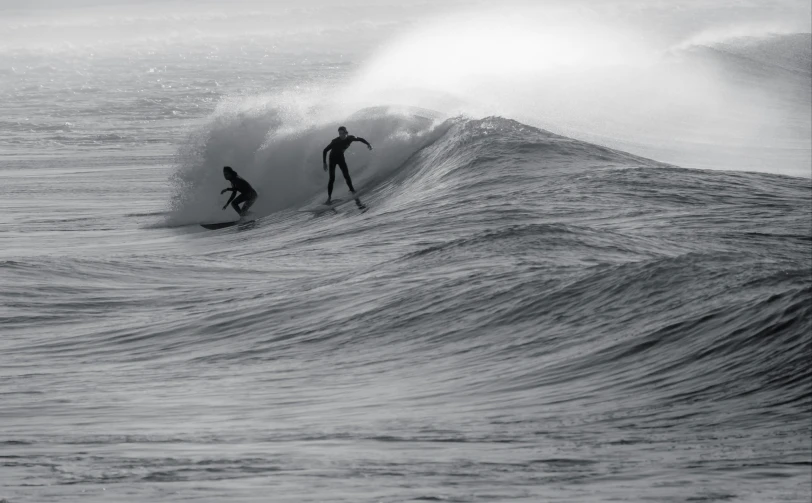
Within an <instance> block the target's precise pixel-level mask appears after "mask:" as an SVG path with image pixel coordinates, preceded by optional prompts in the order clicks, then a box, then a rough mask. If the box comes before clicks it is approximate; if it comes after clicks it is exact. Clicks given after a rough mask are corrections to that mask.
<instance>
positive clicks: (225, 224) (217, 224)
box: [200, 213, 256, 231]
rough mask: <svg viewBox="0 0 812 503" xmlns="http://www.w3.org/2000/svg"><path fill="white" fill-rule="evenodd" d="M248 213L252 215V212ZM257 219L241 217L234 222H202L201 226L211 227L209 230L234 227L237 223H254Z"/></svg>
mask: <svg viewBox="0 0 812 503" xmlns="http://www.w3.org/2000/svg"><path fill="white" fill-rule="evenodd" d="M248 214H249V215H250V214H251V213H248ZM255 221H256V220H254V219H251V220H243V219H240V220H234V221H233V222H215V223H211V224H200V226H201V227H203V228H204V229H209V230H212V231H216V230H217V229H225V228H226V227H233V226H235V225H240V224H250V223H253V222H255Z"/></svg>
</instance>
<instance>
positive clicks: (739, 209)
mask: <svg viewBox="0 0 812 503" xmlns="http://www.w3.org/2000/svg"><path fill="white" fill-rule="evenodd" d="M15 26H16V25H15ZM19 26H21V27H22V28H19V29H20V30H23V29H24V28H25V26H28V25H23V24H20V25H19ZM375 26H376V27H375V28H374V29H372V28H370V29H371V30H372V31H373V32H374V34H375V36H382V35H380V32H385V31H386V30H388V29H389V28H388V25H386V24H385V23H384V24H381V25H375ZM311 35H312V34H311ZM369 36H370V37H372V35H369ZM302 37H303V40H312V39H310V38H307V37H304V36H302ZM299 42H301V40H299V39H297V43H299ZM302 43H303V42H302ZM370 43H371V42H370ZM150 44H151V45H150ZM359 44H360V42H359ZM809 44H810V35H809V34H790V35H780V36H776V35H770V36H766V37H762V38H757V37H756V38H753V37H751V38H747V39H741V38H735V39H731V40H727V41H725V42H723V43H706V44H704V45H703V44H693V45H691V46H690V47H688V48H683V47H680V48H675V49H674V51H673V52H671V53H670V54H669V55H668V57H667V58H666V61H665V63H663V65H665V66H664V67H659V68H660V69H662V68H670V69H674V68H681V69H686V68H688V69H689V70H690V72H688V73H691V74H692V75H696V72H697V71H698V70H697V69H700V68H701V69H708V68H710V69H712V71H711V72H710V73H707V74H703V78H708V79H710V78H711V77H713V78H717V79H720V80H714V84H713V89H715V90H719V89H722V88H723V87H722V86H723V85H725V86H726V85H728V84H730V83H732V84H730V86H731V87H730V88H724V89H728V90H729V91H730V92H729V93H726V94H724V96H725V99H726V100H728V101H724V102H720V105H719V106H722V105H725V106H732V105H734V104H736V103H738V102H737V101H736V99H739V98H741V97H744V96H749V97H753V96H758V97H759V100H757V102H751V103H753V108H751V109H743V108H735V107H734V108H730V109H729V110H725V111H724V112H725V113H721V112H720V111H718V110H717V111H714V112H713V113H714V114H716V113H717V112H719V113H718V115H713V114H712V116H705V115H702V116H699V115H696V116H691V115H690V113H694V112H696V113H698V111H697V110H698V109H697V110H690V109H687V110H686V109H685V108H682V107H677V108H680V109H681V110H683V111H684V112H685V113H686V114H688V115H685V116H683V118H684V119H686V120H687V119H688V118H692V121H691V122H679V121H676V122H673V123H668V124H665V125H664V126H663V127H662V128H659V127H657V128H655V126H654V124H655V122H658V121H651V120H650V119H649V115H647V114H644V113H643V111H642V108H637V109H634V110H629V112H630V115H631V116H632V118H631V119H629V118H628V117H626V118H622V117H620V116H618V117H617V120H616V121H613V122H611V124H610V123H607V122H605V121H604V122H599V121H597V119H598V118H600V117H603V118H604V119H606V117H609V116H610V115H611V114H616V113H618V110H617V108H618V107H620V106H621V104H622V100H623V99H624V98H623V97H619V98H618V100H619V101H618V102H614V103H609V104H607V107H606V108H602V109H600V110H595V109H592V110H591V111H590V112H589V113H588V114H586V115H578V116H573V117H570V118H569V120H564V119H562V118H561V116H562V114H564V112H563V111H562V110H561V109H557V110H552V109H551V108H549V107H548V105H549V104H546V103H544V102H542V101H533V102H529V101H526V100H524V99H522V100H521V101H520V103H519V104H516V103H508V101H509V100H507V97H503V99H502V101H501V105H500V106H501V108H500V109H499V110H497V112H501V113H496V112H495V111H494V106H495V105H494V101H493V100H492V98H493V96H494V95H493V94H487V95H485V94H483V95H482V96H481V102H480V103H474V105H472V100H473V99H474V98H473V97H474V96H475V94H476V92H477V90H476V89H474V88H473V87H472V88H468V89H466V90H465V92H464V93H461V94H460V95H458V96H454V97H450V96H449V95H448V93H440V92H438V90H437V89H433V90H432V89H428V90H427V89H425V88H424V89H423V90H422V91H421V92H420V93H411V94H409V96H410V98H409V99H406V98H405V96H406V95H407V93H405V92H404V94H402V95H400V96H401V97H400V99H396V100H393V99H392V98H391V95H390V97H389V98H384V97H381V96H383V95H384V94H385V93H382V92H380V93H379V94H376V93H374V92H373V89H372V88H371V87H370V86H373V83H378V84H380V82H381V78H380V77H381V69H380V67H375V66H374V65H373V66H372V67H369V66H364V62H365V61H369V60H370V59H369V58H371V56H370V52H369V51H367V52H364V50H360V49H359V51H358V52H356V53H352V52H346V51H339V50H337V49H335V48H332V49H331V48H326V47H324V46H319V47H316V46H312V47H311V46H307V47H305V48H303V49H302V48H300V49H298V50H296V51H293V50H290V49H289V48H285V47H277V46H272V45H271V42H268V41H267V40H265V39H263V40H254V41H248V42H246V41H243V42H242V43H240V44H236V45H229V44H227V43H224V42H222V41H218V42H217V43H216V44H215V43H211V42H206V43H204V42H201V41H194V42H189V43H188V44H185V45H184V44H179V43H171V44H167V43H154V42H149V44H147V45H137V46H134V47H132V48H127V49H122V48H120V47H115V48H114V49H111V50H109V51H105V49H104V48H103V47H101V48H100V47H97V48H96V49H95V50H94V52H92V53H90V52H88V50H87V49H81V48H79V49H77V48H75V47H72V48H67V49H64V48H62V49H59V50H49V51H46V50H40V49H37V50H34V49H26V48H22V49H21V48H20V47H18V46H7V47H3V49H2V51H0V96H2V100H3V105H2V108H0V109H1V110H2V115H1V116H0V174H2V178H3V183H2V184H0V208H2V211H1V212H0V332H1V333H2V335H1V336H0V501H3V502H7V503H23V502H37V503H39V502H51V501H53V502H64V501H83V502H86V501H122V502H143V501H167V502H170V501H211V502H220V501H223V502H225V501H229V502H249V501H251V502H253V501H274V502H275V501H279V502H304V501H314V502H315V501H319V502H321V501H336V502H339V501H341V502H367V501H369V502H401V501H449V502H467V501H516V502H518V501H526V502H541V501H567V502H570V501H578V502H584V501H596V502H597V501H634V502H636V501H640V502H642V501H668V502H682V501H707V502H710V501H742V502H770V501H776V502H777V501H782V502H789V501H791V502H796V501H797V502H805V501H809V499H810V497H812V489H810V488H811V487H812V472H811V471H810V470H812V440H811V438H812V422H810V420H811V419H812V394H810V391H812V388H810V379H812V365H811V364H810V361H812V360H810V357H811V356H812V184H811V183H810V174H812V173H810V172H809V171H808V170H807V169H806V168H808V166H809V165H808V161H809V159H810V140H809V134H808V133H809V131H810V108H809V107H810V75H811V74H812V71H811V70H810V55H809V54H810V51H809ZM359 47H362V48H363V47H367V46H363V45H359ZM675 47H676V46H675ZM641 71H642V70H641ZM638 76H639V75H638ZM438 78H439V77H438ZM526 78H528V77H527V76H526V75H525V76H523V77H522V79H526ZM559 78H562V79H563V78H564V77H561V76H560V75H559ZM448 82H450V81H449V80H446V81H445V83H446V84H447V83H448ZM562 82H563V80H562ZM692 82H693V83H694V84H696V82H697V81H692ZM348 83H349V84H350V85H349V87H345V86H347V84H348ZM619 83H622V81H615V84H619ZM375 85H377V84H375ZM444 85H445V84H444ZM479 85H481V86H482V87H481V88H480V90H481V89H490V90H494V89H497V88H495V87H493V83H492V82H490V83H489V82H485V81H481V82H480V84H479ZM686 85H687V84H686ZM365 86H366V87H365ZM359 89H365V90H367V91H369V92H368V93H366V92H365V93H364V94H363V96H360V97H359V96H358V94H359V93H357V92H356V91H357V90H359ZM382 90H385V89H383V88H380V87H379V88H378V91H382ZM777 90H778V91H777ZM412 91H413V89H412ZM580 91H584V90H583V89H582V90H580ZM580 91H579V90H577V89H576V90H573V92H574V93H577V92H580ZM779 91H780V92H779ZM515 93H516V95H517V96H524V97H526V96H529V95H530V94H532V89H530V88H522V87H517V88H516V90H515ZM736 93H740V94H736ZM416 96H419V97H420V98H419V99H418V98H416ZM626 97H628V96H626ZM429 98H430V99H429ZM452 98H453V99H452ZM562 99H563V98H562ZM489 100H491V101H489ZM540 100H541V98H540ZM521 105H526V107H525V109H524V110H521V111H516V112H515V113H511V110H514V109H517V107H520V106H521ZM593 105H595V103H591V104H590V106H593ZM534 107H535V108H534ZM466 110H467V111H466ZM544 110H546V111H549V112H550V115H546V116H545V115H544V114H542V113H540V111H544ZM675 110H676V108H675V109H669V110H667V111H663V110H662V109H661V110H660V111H661V112H663V114H662V115H657V114H656V113H655V111H651V113H652V114H654V115H657V117H660V118H661V119H662V118H664V117H672V118H673V115H672V114H674V113H676V112H675ZM731 111H733V112H736V113H733V112H731ZM553 112H555V113H553ZM666 112H667V113H666ZM531 115H532V117H530V116H531ZM722 116H724V120H730V121H731V122H730V124H733V123H734V122H735V123H736V124H739V125H741V124H747V125H748V127H747V128H744V127H742V128H741V129H735V130H733V129H730V128H722V127H721V126H724V125H725V124H728V123H726V122H721V123H720V122H713V121H714V120H716V119H718V118H719V117H722ZM730 117H732V119H729V118H730ZM587 119H589V120H595V121H597V122H596V124H595V127H594V128H592V129H590V128H589V127H587V122H588V121H587ZM700 119H702V120H700ZM762 119H763V121H764V122H763V123H762V122H759V121H760V120H762ZM562 121H563V122H562ZM659 122H661V121H659ZM711 123H713V124H716V126H720V127H717V128H716V129H714V131H715V134H712V135H706V136H704V137H703V138H704V141H699V140H698V139H697V137H695V136H691V135H693V134H695V133H696V130H695V129H694V126H695V127H696V128H699V127H700V126H701V127H705V128H706V129H705V130H704V131H706V132H707V131H709V129H708V128H709V127H710V126H709V124H711ZM339 124H345V125H347V127H348V128H349V129H350V131H351V133H354V134H356V135H358V136H363V137H365V138H366V139H368V140H369V141H370V142H371V143H372V144H373V145H374V146H375V150H374V151H372V152H369V151H367V150H366V149H365V148H363V146H359V145H355V146H353V147H351V148H350V150H349V151H348V152H347V159H348V162H349V164H350V171H351V173H352V176H353V180H354V181H355V183H356V185H358V186H359V187H361V188H362V190H363V195H362V197H361V199H362V200H363V203H364V205H365V208H358V207H356V206H355V205H353V204H348V205H344V206H341V207H339V208H336V209H334V210H330V211H319V212H309V211H304V210H305V209H307V208H310V207H312V206H313V205H315V204H317V203H318V202H319V201H321V200H323V199H324V197H325V194H324V192H325V185H326V175H325V174H324V172H323V171H322V169H321V159H320V156H321V149H322V148H323V147H324V146H325V145H326V144H327V143H328V142H329V140H330V139H331V138H332V137H333V136H335V134H334V131H335V128H336V127H337V126H338V125H339ZM753 124H756V125H757V124H762V126H761V128H757V127H750V126H752V125H753ZM543 126H546V127H543ZM609 126H613V127H614V126H616V130H617V131H618V133H617V134H614V135H613V134H612V133H611V131H612V130H614V129H613V128H612V127H609ZM565 132H568V133H572V134H563V133H565ZM804 135H806V136H804ZM754 138H755V139H756V140H754ZM759 138H760V139H761V140H757V139H759ZM745 144H746V145H745ZM737 160H738V161H740V162H741V163H742V164H743V165H744V166H743V167H742V169H735V167H734V166H733V164H735V161H737ZM678 161H680V162H678ZM224 164H229V165H231V166H233V167H234V168H235V169H236V170H237V171H238V172H239V173H240V174H241V175H242V176H244V177H245V178H246V179H248V180H249V181H250V182H251V183H252V184H253V185H254V186H255V187H256V188H257V189H258V192H259V194H260V198H259V200H258V202H257V204H256V205H255V207H254V218H255V219H254V220H253V221H250V222H246V223H243V224H240V225H237V226H234V227H230V228H227V229H223V230H219V231H208V230H204V229H202V228H201V227H200V226H199V225H198V224H199V223H201V222H216V221H229V220H232V219H234V218H235V215H234V214H233V211H232V210H231V209H228V210H226V211H222V210H221V207H222V205H223V204H224V203H225V197H226V196H220V195H219V190H220V189H222V188H224V187H226V186H227V184H226V182H225V181H224V180H223V179H222V175H221V171H220V170H221V167H222V166H223V165H224ZM708 168H713V169H708ZM336 187H337V188H336V195H337V197H347V194H346V187H345V185H344V181H343V180H342V178H341V176H340V175H339V176H338V177H337V181H336Z"/></svg>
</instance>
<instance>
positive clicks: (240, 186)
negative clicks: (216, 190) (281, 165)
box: [220, 166, 257, 217]
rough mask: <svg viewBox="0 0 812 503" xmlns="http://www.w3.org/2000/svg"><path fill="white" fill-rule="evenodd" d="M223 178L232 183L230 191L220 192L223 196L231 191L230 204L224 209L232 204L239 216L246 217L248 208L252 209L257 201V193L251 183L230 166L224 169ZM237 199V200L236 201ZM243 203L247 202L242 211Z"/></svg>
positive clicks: (224, 207)
mask: <svg viewBox="0 0 812 503" xmlns="http://www.w3.org/2000/svg"><path fill="white" fill-rule="evenodd" d="M223 176H224V177H225V179H226V180H228V181H229V182H231V188H230V189H223V190H221V191H220V194H223V193H224V192H226V191H227V190H230V191H231V197H230V198H228V202H227V203H226V204H225V206H223V209H226V208H228V205H229V204H231V207H232V208H234V211H236V212H237V214H239V215H240V216H241V217H242V216H245V214H246V213H247V212H248V208H250V207H251V205H252V204H254V202H255V201H256V200H257V191H256V190H254V188H253V187H251V184H250V183H248V182H246V181H245V180H244V179H243V178H242V177H241V176H240V175H238V174H237V172H236V171H234V170H233V169H231V168H230V167H229V166H224V167H223ZM237 192H239V193H240V195H239V197H237ZM235 197H236V199H234V198H235ZM242 202H245V204H243V206H242V209H241V208H240V203H242Z"/></svg>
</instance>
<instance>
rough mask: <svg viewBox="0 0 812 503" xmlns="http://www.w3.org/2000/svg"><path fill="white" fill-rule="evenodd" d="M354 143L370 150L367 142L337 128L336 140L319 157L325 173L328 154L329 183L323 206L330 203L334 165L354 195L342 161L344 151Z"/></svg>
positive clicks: (345, 166)
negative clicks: (328, 155)
mask: <svg viewBox="0 0 812 503" xmlns="http://www.w3.org/2000/svg"><path fill="white" fill-rule="evenodd" d="M354 141H360V142H361V143H363V144H365V145H366V146H367V148H368V149H369V150H372V145H370V144H369V142H368V141H366V140H365V139H363V138H359V137H357V136H353V135H351V134H348V133H347V128H345V127H344V126H341V127H340V128H338V138H334V139H333V141H331V142H330V144H329V145H327V147H326V148H325V149H324V152H323V154H322V156H321V157H322V161H323V162H324V171H327V152H328V151H329V152H330V181H329V182H327V201H326V202H325V204H330V201H331V200H332V199H333V183H335V181H336V165H338V167H339V168H341V174H342V175H344V180H346V182H347V187H349V189H350V192H352V193H353V194H355V188H354V187H353V186H352V180H351V179H350V172H349V170H348V169H347V161H346V160H345V159H344V151H345V150H347V148H348V147H349V146H350V144H352V142H354Z"/></svg>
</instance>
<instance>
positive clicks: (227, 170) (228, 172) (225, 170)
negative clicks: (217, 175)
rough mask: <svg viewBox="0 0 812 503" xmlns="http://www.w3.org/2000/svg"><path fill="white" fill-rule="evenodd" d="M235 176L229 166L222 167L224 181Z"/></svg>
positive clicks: (234, 172)
mask: <svg viewBox="0 0 812 503" xmlns="http://www.w3.org/2000/svg"><path fill="white" fill-rule="evenodd" d="M236 174H237V172H236V171H234V170H233V169H231V166H223V176H224V177H225V178H226V180H231V179H232V178H233V177H234V176H236Z"/></svg>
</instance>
